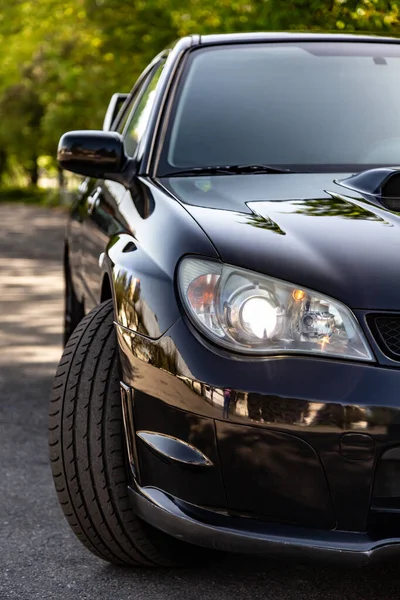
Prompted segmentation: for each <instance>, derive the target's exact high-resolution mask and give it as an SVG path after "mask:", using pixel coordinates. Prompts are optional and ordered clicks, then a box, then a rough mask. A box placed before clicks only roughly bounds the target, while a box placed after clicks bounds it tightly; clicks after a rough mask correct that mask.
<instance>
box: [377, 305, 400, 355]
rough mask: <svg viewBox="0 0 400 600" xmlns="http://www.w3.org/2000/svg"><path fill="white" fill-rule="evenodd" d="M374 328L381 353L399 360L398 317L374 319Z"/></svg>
mask: <svg viewBox="0 0 400 600" xmlns="http://www.w3.org/2000/svg"><path fill="white" fill-rule="evenodd" d="M375 327H376V332H377V334H378V335H377V338H378V339H377V341H378V343H379V345H380V346H381V348H382V350H383V352H385V354H389V355H393V356H394V357H395V358H397V359H400V316H393V317H375Z"/></svg>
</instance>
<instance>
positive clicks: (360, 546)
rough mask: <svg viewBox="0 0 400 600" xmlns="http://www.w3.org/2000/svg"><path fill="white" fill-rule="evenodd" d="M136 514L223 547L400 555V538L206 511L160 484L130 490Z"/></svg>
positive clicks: (269, 552)
mask: <svg viewBox="0 0 400 600" xmlns="http://www.w3.org/2000/svg"><path fill="white" fill-rule="evenodd" d="M129 492H130V497H131V502H132V505H133V507H134V510H135V512H136V514H137V515H138V516H139V517H140V518H142V519H143V520H144V521H146V522H148V523H150V524H151V525H153V526H154V527H156V528H157V529H160V530H161V531H164V533H167V534H168V535H171V536H173V537H175V538H178V539H180V540H183V541H185V542H188V543H191V544H194V545H197V546H203V547H205V548H211V549H213V550H218V551H223V552H234V553H239V554H254V555H260V556H280V557H282V556H287V557H296V556H299V557H301V558H302V559H310V560H328V561H330V562H335V561H336V562H339V563H342V562H346V563H348V564H352V565H355V566H363V565H366V564H368V563H370V562H373V561H374V562H375V561H380V560H385V559H389V558H393V557H397V556H399V555H400V538H386V539H382V540H372V539H371V538H370V536H369V535H368V534H367V533H364V534H362V533H352V532H345V531H320V530H317V529H314V530H312V529H304V528H301V527H289V526H284V525H276V524H266V523H262V522H259V521H255V520H248V519H243V518H240V517H232V516H226V515H221V514H217V513H214V512H212V511H209V510H204V509H201V508H199V507H196V506H193V505H190V504H188V503H185V502H183V501H182V500H178V499H177V498H174V497H172V496H169V495H168V494H166V493H165V492H162V491H161V490H157V489H155V488H143V489H140V490H138V489H137V490H134V489H132V488H130V489H129Z"/></svg>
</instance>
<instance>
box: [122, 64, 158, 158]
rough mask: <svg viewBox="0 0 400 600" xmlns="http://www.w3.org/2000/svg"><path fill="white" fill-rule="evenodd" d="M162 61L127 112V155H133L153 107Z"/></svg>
mask: <svg viewBox="0 0 400 600" xmlns="http://www.w3.org/2000/svg"><path fill="white" fill-rule="evenodd" d="M164 64H165V63H164V61H163V62H162V63H160V64H159V65H158V66H157V67H155V69H154V70H153V71H152V72H151V74H150V75H149V78H148V79H147V80H146V83H145V84H144V90H143V89H142V90H141V96H140V99H139V101H138V102H137V104H136V106H135V108H134V109H133V112H132V113H130V114H129V119H128V120H127V125H126V127H125V130H124V141H125V150H126V152H127V154H128V156H134V154H135V152H136V149H137V147H138V145H139V142H140V140H141V138H142V136H143V134H144V133H145V131H146V127H147V124H148V122H149V117H150V113H151V109H152V107H153V103H154V99H155V94H156V87H157V83H158V80H159V79H160V75H161V73H162V71H163V69H164Z"/></svg>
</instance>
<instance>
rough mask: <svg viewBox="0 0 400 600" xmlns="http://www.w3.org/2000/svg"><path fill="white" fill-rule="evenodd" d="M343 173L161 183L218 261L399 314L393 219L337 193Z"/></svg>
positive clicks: (397, 217)
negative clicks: (200, 231)
mask: <svg viewBox="0 0 400 600" xmlns="http://www.w3.org/2000/svg"><path fill="white" fill-rule="evenodd" d="M348 176H349V174H348V173H347V174H346V173H341V174H285V175H237V176H236V175H235V176H231V175H229V176H217V177H210V178H207V177H197V178H192V177H190V178H187V177H184V178H183V177H175V178H170V179H168V180H163V182H162V183H163V185H164V186H165V187H166V188H167V189H168V190H169V191H170V192H172V193H173V194H174V195H175V196H176V197H177V198H179V200H180V201H181V202H183V203H184V205H185V208H186V209H187V210H188V211H189V212H190V213H191V215H192V216H193V217H194V219H195V220H196V221H197V222H198V224H199V225H200V227H201V228H202V229H203V230H204V231H205V233H206V234H207V235H208V236H209V238H210V239H211V241H212V243H213V244H214V246H215V248H216V250H217V252H218V254H219V256H220V257H221V260H222V261H224V262H226V263H229V264H233V265H236V266H241V267H244V268H247V269H251V270H254V271H257V272H260V273H264V274H266V275H271V276H273V277H277V278H279V279H283V280H285V281H289V282H292V283H294V284H297V285H298V286H304V287H308V288H311V289H314V290H316V291H319V292H322V293H324V294H327V295H329V296H331V297H333V298H337V299H338V300H340V301H342V302H344V303H345V304H347V305H348V306H350V307H351V308H353V309H364V310H400V261H399V257H400V214H399V213H397V212H394V211H391V210H389V209H388V208H386V207H385V206H384V205H383V203H382V201H381V200H379V199H378V197H374V196H373V195H371V194H369V195H367V194H364V195H363V194H360V193H358V192H354V191H350V190H349V189H347V188H346V187H343V186H342V185H340V184H339V183H337V181H338V180H340V179H343V178H345V177H348Z"/></svg>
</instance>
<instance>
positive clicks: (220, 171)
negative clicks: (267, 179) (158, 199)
mask: <svg viewBox="0 0 400 600" xmlns="http://www.w3.org/2000/svg"><path fill="white" fill-rule="evenodd" d="M248 173H260V174H263V173H266V174H274V173H277V174H279V173H294V171H291V170H290V169H280V168H279V167H272V166H270V165H262V164H260V165H217V166H213V167H212V166H209V167H191V168H188V169H181V170H179V171H172V172H171V173H167V174H166V175H162V177H184V176H187V177H190V176H195V175H242V174H243V175H245V174H248Z"/></svg>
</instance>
